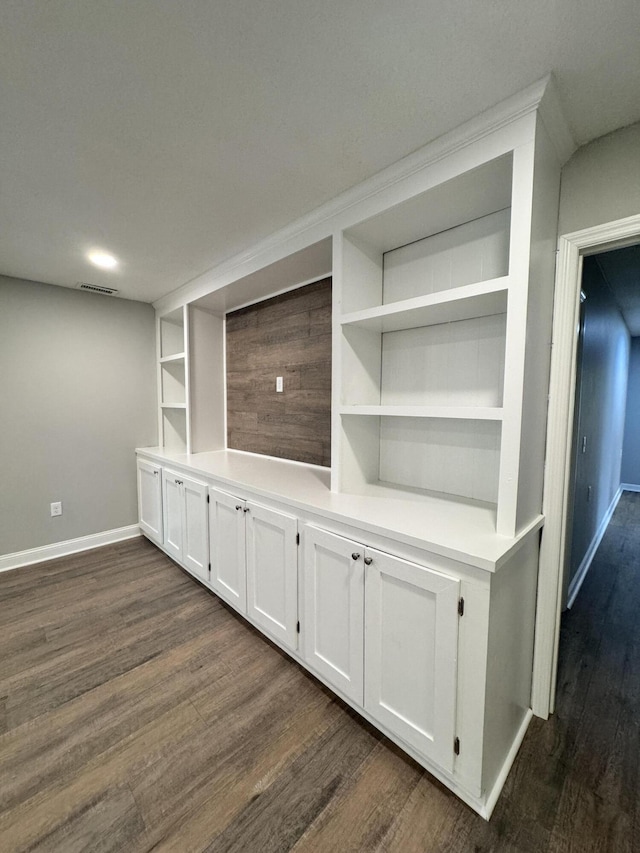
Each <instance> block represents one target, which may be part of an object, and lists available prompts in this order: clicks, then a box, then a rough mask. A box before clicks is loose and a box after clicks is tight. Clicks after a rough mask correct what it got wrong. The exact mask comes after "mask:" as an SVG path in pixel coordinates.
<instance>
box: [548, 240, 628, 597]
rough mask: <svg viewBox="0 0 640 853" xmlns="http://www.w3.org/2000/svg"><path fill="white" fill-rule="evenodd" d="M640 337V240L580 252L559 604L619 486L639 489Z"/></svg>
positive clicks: (595, 541)
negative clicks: (638, 378)
mask: <svg viewBox="0 0 640 853" xmlns="http://www.w3.org/2000/svg"><path fill="white" fill-rule="evenodd" d="M639 345H640V245H638V244H636V245H634V246H627V247H623V248H618V249H614V250H610V251H607V252H603V253H599V254H595V255H590V256H588V257H585V258H584V261H583V267H582V281H581V295H580V324H579V333H578V344H577V352H576V386H575V404H574V430H573V449H572V455H571V459H572V476H571V482H570V484H569V487H570V492H569V502H568V511H567V519H566V530H567V533H566V536H567V553H566V559H565V566H564V582H563V587H562V609H563V610H564V609H565V608H570V607H571V606H572V605H573V602H574V601H575V599H576V597H577V595H578V593H579V591H580V588H581V586H582V583H583V581H584V579H585V577H586V575H587V572H588V571H589V568H590V566H591V563H592V561H593V558H594V556H595V553H596V551H597V549H598V547H599V545H600V542H601V541H602V538H603V536H604V534H605V531H606V529H607V527H608V525H609V522H610V520H611V518H612V516H613V513H614V511H615V509H616V506H617V504H618V501H619V499H620V497H621V494H622V491H623V489H625V488H626V489H629V490H633V491H638V490H640V470H638V469H639V467H640V466H639V465H638V462H637V461H636V460H637V456H638V441H637V438H636V433H637V429H634V428H633V427H634V426H636V425H637V424H638V422H639V421H638V412H637V410H638V404H637V401H636V398H637V395H638V391H639V390H640V389H638V388H637V382H635V376H636V375H637V371H638V365H637V361H638V354H639V353H640V350H639V349H638V346H639ZM634 368H635V369H634ZM629 376H631V378H632V381H631V384H629V383H628V378H629ZM627 415H628V417H627ZM633 415H635V417H632V416H633Z"/></svg>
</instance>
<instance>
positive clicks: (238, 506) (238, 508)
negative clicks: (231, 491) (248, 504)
mask: <svg viewBox="0 0 640 853" xmlns="http://www.w3.org/2000/svg"><path fill="white" fill-rule="evenodd" d="M241 509H242V507H241V506H240V504H236V512H238V511H239V510H241Z"/></svg>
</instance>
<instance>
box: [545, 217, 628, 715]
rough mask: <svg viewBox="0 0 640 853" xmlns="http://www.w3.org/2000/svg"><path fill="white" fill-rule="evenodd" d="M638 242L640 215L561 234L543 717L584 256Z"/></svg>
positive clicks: (555, 625)
mask: <svg viewBox="0 0 640 853" xmlns="http://www.w3.org/2000/svg"><path fill="white" fill-rule="evenodd" d="M638 242H640V215H637V216H631V217H628V218H626V219H622V220H617V221H615V222H610V223H606V224H604V225H600V226H595V227H594V228H588V229H585V230H583V231H578V232H574V233H572V234H566V235H563V236H562V237H560V239H559V241H558V265H557V274H556V293H555V300H554V319H553V349H552V357H551V377H550V388H549V410H548V427H547V456H546V466H545V486H544V496H543V513H544V516H545V526H544V531H543V536H542V540H541V548H540V569H539V576H538V606H537V614H536V639H535V651H534V668H533V684H532V708H533V712H534V714H536V715H537V716H540V717H544V718H546V717H548V716H549V714H550V713H551V712H552V711H553V707H554V698H555V689H556V673H557V661H558V642H559V629H560V615H561V612H562V604H563V583H564V567H565V565H566V561H567V556H568V548H569V541H568V535H567V533H568V531H567V519H568V516H569V510H570V506H571V503H570V502H571V495H572V486H571V484H572V479H571V477H572V448H573V429H574V417H575V414H576V412H575V396H576V395H575V387H576V378H577V369H578V342H579V326H580V307H581V299H580V294H581V290H582V273H583V266H584V259H585V258H586V257H589V256H591V255H596V254H600V253H603V252H607V251H612V250H614V249H618V248H622V247H628V246H631V245H633V244H636V243H638Z"/></svg>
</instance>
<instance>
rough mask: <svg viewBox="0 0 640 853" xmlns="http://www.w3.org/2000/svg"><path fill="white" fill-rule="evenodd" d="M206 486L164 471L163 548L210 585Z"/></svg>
mask: <svg viewBox="0 0 640 853" xmlns="http://www.w3.org/2000/svg"><path fill="white" fill-rule="evenodd" d="M207 488H208V487H207V485H206V483H201V482H200V481H198V480H192V479H191V478H190V477H185V476H184V474H179V473H177V472H176V471H171V470H169V469H168V468H164V469H163V471H162V498H163V508H164V513H163V514H164V543H163V544H164V548H165V550H166V552H167V553H168V554H169V555H170V556H172V557H173V558H174V559H175V560H177V561H178V562H179V563H181V564H182V565H183V566H184V567H185V569H187V570H188V571H190V572H191V574H192V575H195V577H197V578H198V579H199V580H201V581H204V583H208V582H209V525H208V518H207Z"/></svg>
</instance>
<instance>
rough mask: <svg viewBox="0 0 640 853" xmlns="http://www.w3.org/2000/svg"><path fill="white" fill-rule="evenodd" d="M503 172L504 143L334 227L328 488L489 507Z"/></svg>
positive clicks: (504, 247) (502, 269)
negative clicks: (427, 185)
mask: <svg viewBox="0 0 640 853" xmlns="http://www.w3.org/2000/svg"><path fill="white" fill-rule="evenodd" d="M512 184H513V158H512V157H511V156H510V155H504V156H502V157H499V158H496V159H494V160H492V161H490V162H489V163H487V164H485V165H483V166H481V167H479V168H476V169H474V170H472V171H471V172H467V173H464V174H462V175H460V176H459V177H458V178H455V179H452V180H450V181H447V182H446V183H445V185H444V186H442V185H438V186H437V187H436V188H434V189H432V190H429V191H427V192H424V193H422V194H420V195H419V196H417V197H412V198H410V199H408V200H406V201H405V202H404V203H401V204H398V205H396V206H394V207H393V208H392V209H390V210H386V211H384V212H382V213H380V214H378V215H377V216H374V217H372V218H370V219H369V220H366V221H364V222H362V223H359V224H358V225H356V226H354V227H352V228H349V229H346V230H345V231H343V232H342V234H341V235H339V239H340V240H341V244H342V246H341V248H342V251H341V259H342V269H341V277H340V278H341V288H342V289H341V296H342V300H341V301H342V308H343V312H342V313H340V314H338V317H337V322H336V326H335V328H334V334H335V335H336V338H337V341H338V347H337V349H338V352H337V355H338V361H339V370H338V382H339V391H338V394H339V406H338V409H337V414H338V418H336V419H334V426H336V427H337V436H335V438H336V444H337V446H338V464H337V476H336V478H335V479H336V480H337V483H335V485H337V488H338V489H339V490H340V491H343V492H354V493H361V494H362V493H364V494H366V493H368V492H369V491H370V487H371V486H374V487H377V488H378V490H379V489H380V487H382V488H384V489H385V490H388V491H389V492H390V493H391V494H394V493H397V492H398V491H403V490H407V489H409V490H412V491H415V490H419V491H424V492H426V493H442V495H443V498H445V499H447V500H449V501H450V500H455V499H456V498H460V499H464V500H467V501H468V500H472V501H473V500H474V501H480V502H482V503H483V504H486V503H490V504H494V505H495V506H496V509H497V503H498V489H499V477H498V473H499V467H500V452H501V438H502V422H503V418H504V409H503V393H504V366H505V348H506V327H507V311H508V302H509V288H510V285H511V279H510V276H509V257H510V249H511V244H510V229H511V192H512ZM445 192H446V203H445ZM345 308H346V310H344V309H345Z"/></svg>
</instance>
